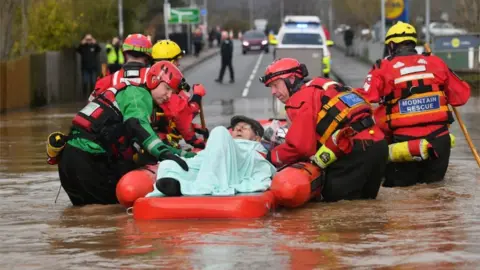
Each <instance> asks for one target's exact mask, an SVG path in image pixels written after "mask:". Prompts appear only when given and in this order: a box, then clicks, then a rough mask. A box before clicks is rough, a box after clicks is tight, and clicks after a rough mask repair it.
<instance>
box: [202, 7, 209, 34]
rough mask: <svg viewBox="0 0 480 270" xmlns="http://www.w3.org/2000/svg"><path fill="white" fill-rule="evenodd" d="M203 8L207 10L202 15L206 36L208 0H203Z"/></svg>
mask: <svg viewBox="0 0 480 270" xmlns="http://www.w3.org/2000/svg"><path fill="white" fill-rule="evenodd" d="M203 8H204V9H205V11H206V12H207V14H205V16H203V25H204V26H205V35H207V36H208V13H209V11H208V0H203Z"/></svg>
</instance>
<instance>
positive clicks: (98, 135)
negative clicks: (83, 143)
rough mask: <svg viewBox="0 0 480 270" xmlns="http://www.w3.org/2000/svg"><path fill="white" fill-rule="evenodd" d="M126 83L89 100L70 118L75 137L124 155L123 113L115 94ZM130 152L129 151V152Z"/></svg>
mask: <svg viewBox="0 0 480 270" xmlns="http://www.w3.org/2000/svg"><path fill="white" fill-rule="evenodd" d="M127 86H128V84H125V83H122V84H119V85H116V86H115V87H111V88H109V89H107V90H106V91H105V92H103V93H102V94H101V95H100V96H98V97H96V98H95V99H94V100H92V101H91V102H89V103H88V104H87V105H86V106H85V107H84V108H83V109H82V110H80V111H79V112H78V113H77V114H76V115H75V117H74V118H73V120H72V124H73V127H74V129H75V130H77V131H78V132H80V134H79V135H78V136H77V137H80V138H85V139H88V140H91V141H93V142H95V143H98V144H99V145H101V146H102V147H103V148H104V150H105V151H107V152H108V153H110V154H113V155H115V156H119V155H120V154H121V155H122V156H123V157H124V158H127V156H125V153H124V152H125V151H126V150H127V149H128V148H129V143H128V142H127V136H126V127H125V124H124V123H123V115H122V112H121V111H120V108H119V106H118V104H117V101H116V99H115V98H116V95H117V94H118V93H119V92H120V91H122V90H123V89H125V88H126V87H127ZM129 154H130V153H129Z"/></svg>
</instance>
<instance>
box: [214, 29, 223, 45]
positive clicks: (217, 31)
mask: <svg viewBox="0 0 480 270" xmlns="http://www.w3.org/2000/svg"><path fill="white" fill-rule="evenodd" d="M221 33H222V32H221V28H220V26H217V28H216V29H215V37H216V40H217V47H220V45H221V43H222V34H221Z"/></svg>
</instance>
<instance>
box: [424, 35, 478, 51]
mask: <svg viewBox="0 0 480 270" xmlns="http://www.w3.org/2000/svg"><path fill="white" fill-rule="evenodd" d="M433 46H434V49H435V51H439V50H449V51H451V50H467V49H468V48H472V47H473V48H478V47H479V46H480V34H476V35H468V34H467V35H458V36H436V37H434V41H433Z"/></svg>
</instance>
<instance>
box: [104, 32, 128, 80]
mask: <svg viewBox="0 0 480 270" xmlns="http://www.w3.org/2000/svg"><path fill="white" fill-rule="evenodd" d="M105 50H106V52H107V67H108V72H109V73H110V74H113V73H115V72H117V71H118V70H120V69H121V68H122V65H123V63H124V62H125V59H124V57H123V53H122V48H121V46H120V39H118V37H114V38H113V39H112V43H111V44H107V46H105Z"/></svg>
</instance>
